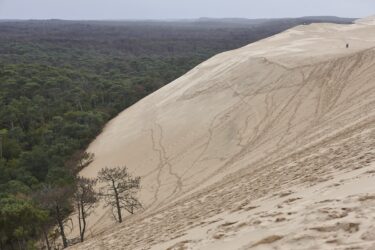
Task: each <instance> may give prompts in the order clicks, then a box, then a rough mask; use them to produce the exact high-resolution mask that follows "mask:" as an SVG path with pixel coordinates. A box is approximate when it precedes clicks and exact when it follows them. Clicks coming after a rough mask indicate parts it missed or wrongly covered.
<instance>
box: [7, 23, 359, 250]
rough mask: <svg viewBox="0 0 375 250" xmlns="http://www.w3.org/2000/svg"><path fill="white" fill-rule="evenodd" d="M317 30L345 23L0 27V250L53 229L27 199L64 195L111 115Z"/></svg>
mask: <svg viewBox="0 0 375 250" xmlns="http://www.w3.org/2000/svg"><path fill="white" fill-rule="evenodd" d="M324 21H334V22H340V23H349V22H351V21H352V20H350V19H337V18H326V17H322V18H301V19H279V20H244V19H221V20H215V19H200V20H190V21H176V22H160V21H158V22H152V21H148V22H134V21H126V22H125V21H124V22H122V21H108V22H99V21H91V22H78V21H60V20H49V21H0V249H33V248H34V247H35V242H36V240H37V239H39V238H40V237H42V236H43V235H44V236H45V234H46V233H47V234H48V231H50V229H51V228H54V226H55V225H57V224H58V222H59V221H56V207H55V208H53V207H52V208H50V207H46V206H42V205H41V202H40V195H39V198H38V195H35V194H38V193H39V194H40V193H41V192H43V190H52V191H53V190H55V192H58V191H59V190H60V191H59V192H60V193H62V191H61V190H64V187H66V186H72V184H73V183H74V180H75V176H76V174H77V172H78V171H79V170H80V169H81V168H82V167H84V166H85V164H83V163H82V162H87V161H88V159H87V157H89V156H88V155H87V154H85V152H84V149H85V148H86V147H87V145H88V143H89V142H90V141H91V140H93V139H94V138H95V136H97V135H98V134H99V133H100V131H101V129H102V127H103V126H104V124H105V123H106V122H107V121H108V120H109V119H111V118H113V117H114V116H115V115H116V114H118V113H119V112H120V111H122V110H123V109H125V108H127V107H129V106H130V105H132V104H134V103H135V102H137V101H138V100H140V99H141V98H143V97H145V96H147V95H148V94H150V93H152V92H153V91H155V90H157V89H159V88H160V87H162V86H164V85H165V84H167V83H169V82H170V81H172V80H174V79H175V78H177V77H179V76H181V75H183V74H184V73H186V72H187V71H188V70H190V69H191V68H193V67H194V66H196V65H197V64H199V63H200V62H202V61H204V60H206V59H208V58H209V57H211V56H213V55H214V54H217V53H219V52H223V51H226V50H230V49H235V48H238V47H241V46H244V45H246V44H248V43H251V42H254V41H257V40H259V39H262V38H265V37H268V36H270V35H274V34H276V33H278V32H281V31H283V30H285V29H288V28H290V27H293V26H295V25H298V24H307V23H310V22H324ZM103 167H105V166H103ZM56 190H57V191H56ZM52 191H51V192H52ZM69 194H72V193H69ZM54 197H56V196H54ZM63 197H64V199H65V201H68V200H69V199H68V198H69V195H68V196H63ZM68 205H69V204H67V205H66V206H67V207H69V206H68ZM60 212H61V216H68V214H69V213H70V212H71V211H70V210H69V209H65V208H62V211H60ZM59 216H60V215H59ZM60 219H61V220H60V222H61V221H63V219H62V218H60ZM48 236H49V235H47V237H48Z"/></svg>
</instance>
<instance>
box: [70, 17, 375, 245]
mask: <svg viewBox="0 0 375 250" xmlns="http://www.w3.org/2000/svg"><path fill="white" fill-rule="evenodd" d="M369 20H373V19H372V18H369V19H365V20H362V21H357V22H356V23H355V24H352V25H337V24H312V25H306V26H297V27H295V28H293V29H290V30H287V31H285V32H283V33H281V34H278V35H276V36H273V37H270V38H267V39H264V40H262V41H259V42H256V43H254V44H250V45H248V46H245V47H243V48H240V49H237V50H234V51H229V52H225V53H222V54H219V55H216V56H214V57H213V58H211V59H209V60H208V61H206V62H204V63H202V64H200V65H198V66H197V67H196V68H194V69H193V70H191V71H190V72H188V73H187V74H186V75H184V76H182V77H180V78H179V79H177V80H175V81H174V82H172V83H170V84H169V85H167V86H165V87H163V88H162V89H160V90H158V91H156V92H155V93H153V94H151V95H150V96H148V97H146V98H144V99H143V100H141V101H140V102H138V103H137V104H135V105H133V106H132V107H130V108H128V109H127V110H125V111H123V112H122V113H121V114H120V115H119V116H118V117H116V118H115V119H113V120H112V121H111V122H110V123H109V124H108V125H107V126H106V127H105V129H104V131H103V133H102V134H100V135H99V136H98V137H97V139H96V140H95V141H94V142H93V143H92V144H91V145H90V147H89V148H88V151H89V152H92V153H95V155H96V158H95V160H94V162H93V163H92V164H91V165H90V166H89V167H88V168H86V169H84V170H83V171H82V172H81V175H83V176H86V177H95V176H96V175H97V172H98V171H99V170H100V169H101V168H102V167H104V166H118V165H126V166H127V167H128V168H129V169H130V171H131V172H133V173H134V174H136V175H140V176H142V182H143V183H142V187H143V189H142V191H141V193H140V199H141V201H142V202H143V204H144V207H145V210H144V211H139V212H138V214H136V215H135V216H132V217H128V218H126V222H125V223H123V224H121V225H116V226H113V221H111V220H110V212H109V211H106V210H104V209H102V208H101V207H99V208H98V209H97V210H96V211H95V214H94V216H92V217H91V218H90V221H89V225H91V228H90V230H89V231H90V233H91V236H90V237H91V239H88V240H87V242H84V243H83V244H78V245H76V246H73V247H72V249H170V250H172V249H241V250H242V249H243V250H244V249H272V247H275V246H277V247H279V248H280V249H299V250H300V249H346V247H352V248H356V249H366V250H367V249H372V248H371V247H375V236H374V233H373V232H374V227H373V226H372V225H373V224H374V222H375V220H374V218H375V217H374V216H375V209H374V207H375V203H374V202H375V198H374V197H375V185H371V183H375V182H374V181H375V126H374V124H375V22H374V23H371V21H369ZM364 23H366V25H364ZM347 45H348V48H347Z"/></svg>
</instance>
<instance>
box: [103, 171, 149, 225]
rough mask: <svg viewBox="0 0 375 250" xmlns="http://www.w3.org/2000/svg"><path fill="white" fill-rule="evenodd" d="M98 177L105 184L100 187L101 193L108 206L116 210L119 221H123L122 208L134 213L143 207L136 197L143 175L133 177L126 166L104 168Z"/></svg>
mask: <svg viewBox="0 0 375 250" xmlns="http://www.w3.org/2000/svg"><path fill="white" fill-rule="evenodd" d="M98 179H99V181H100V182H101V183H104V184H105V185H104V187H102V188H101V189H100V195H101V196H102V197H103V198H104V201H105V204H106V206H111V207H112V209H113V210H116V212H117V218H116V216H115V218H116V220H117V221H118V222H119V223H121V222H122V213H121V211H122V209H125V210H126V211H128V212H129V213H131V214H133V213H134V210H135V209H136V208H141V207H142V206H141V203H140V202H139V201H138V199H137V198H136V194H137V192H138V190H139V188H140V181H141V177H132V175H131V174H129V173H128V170H127V168H126V167H117V168H107V167H106V168H103V169H102V170H100V172H99V174H98Z"/></svg>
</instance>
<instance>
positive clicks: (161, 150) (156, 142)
mask: <svg viewBox="0 0 375 250" xmlns="http://www.w3.org/2000/svg"><path fill="white" fill-rule="evenodd" d="M155 125H156V127H157V128H158V130H159V137H158V138H156V133H155V130H154V129H151V130H150V131H151V140H152V149H153V150H154V151H155V152H157V153H158V156H159V163H158V166H157V168H156V170H154V171H157V176H156V181H157V187H156V190H155V193H154V200H153V202H151V204H150V205H149V206H150V207H151V206H152V205H154V204H155V203H156V202H157V201H158V200H159V197H158V195H159V191H160V187H161V174H162V171H163V170H164V169H165V167H167V168H168V169H167V170H168V173H169V175H171V176H173V177H174V178H175V179H176V187H175V189H174V190H173V192H172V193H171V194H170V195H169V196H168V197H167V198H165V199H164V200H163V201H161V202H160V204H163V203H165V202H166V201H167V200H168V199H169V198H171V197H173V196H174V195H176V194H178V193H179V192H181V191H182V186H183V183H182V178H181V177H180V176H179V175H178V174H176V173H174V172H173V169H172V164H171V163H170V161H169V158H168V156H167V152H166V150H165V147H164V145H163V128H162V126H161V125H160V124H158V123H156V122H155Z"/></svg>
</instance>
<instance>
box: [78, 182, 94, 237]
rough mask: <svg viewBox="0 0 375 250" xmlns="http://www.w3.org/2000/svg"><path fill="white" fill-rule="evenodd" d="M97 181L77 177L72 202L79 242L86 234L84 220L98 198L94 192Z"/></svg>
mask: <svg viewBox="0 0 375 250" xmlns="http://www.w3.org/2000/svg"><path fill="white" fill-rule="evenodd" d="M96 182H97V180H95V179H89V178H84V177H77V179H76V190H75V193H74V196H73V198H74V202H75V205H76V209H77V215H78V225H79V235H80V240H81V242H83V240H84V237H85V232H86V224H87V223H86V218H87V217H88V216H89V215H90V213H91V212H92V210H93V208H94V207H95V205H96V203H97V201H98V198H97V194H96V193H95V191H94V186H95V185H96Z"/></svg>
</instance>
